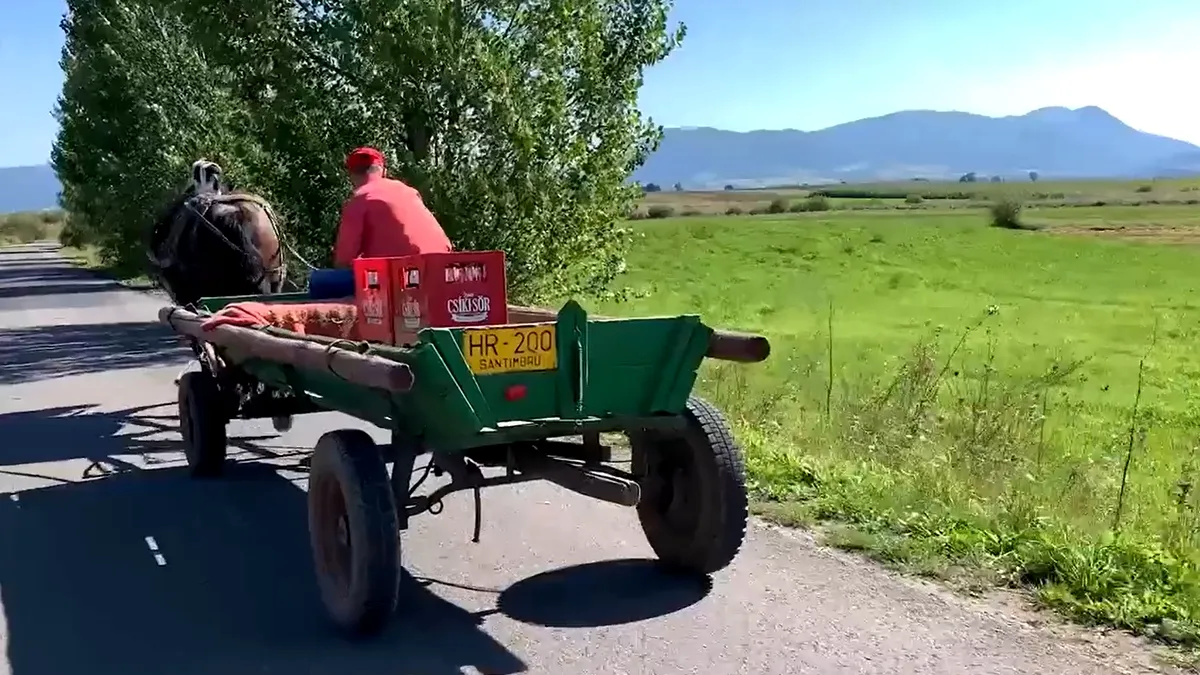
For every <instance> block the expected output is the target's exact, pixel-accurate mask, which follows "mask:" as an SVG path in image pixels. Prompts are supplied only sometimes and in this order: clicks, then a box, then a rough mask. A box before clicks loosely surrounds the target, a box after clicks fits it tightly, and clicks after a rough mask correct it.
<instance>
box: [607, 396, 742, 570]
mask: <svg viewBox="0 0 1200 675" xmlns="http://www.w3.org/2000/svg"><path fill="white" fill-rule="evenodd" d="M683 417H684V419H685V421H686V427H685V428H684V429H682V430H670V431H653V430H651V431H643V432H637V433H632V434H630V444H631V446H632V451H633V457H632V459H633V462H632V463H633V467H634V470H635V472H636V474H637V475H638V477H639V480H640V482H641V487H642V499H641V501H640V502H639V503H638V506H637V512H638V519H639V520H640V521H641V523H642V531H643V532H645V533H646V539H647V541H648V542H649V543H650V547H651V548H652V549H654V553H655V554H656V555H658V557H659V559H660V560H661V561H662V562H663V564H664V565H666V566H667V567H669V568H673V569H676V570H678V571H681V572H688V573H698V574H712V573H713V572H716V571H718V570H721V569H723V568H724V567H726V566H727V565H729V563H730V562H732V561H733V558H734V556H736V555H737V553H738V550H739V549H740V548H741V546H742V541H743V540H744V539H745V537H746V521H747V519H748V517H749V515H748V504H747V501H748V500H747V497H746V465H745V461H744V460H743V458H742V451H741V448H739V447H738V445H737V443H736V442H734V440H733V435H732V434H731V433H730V431H729V424H728V422H726V421H725V416H724V415H722V414H721V412H720V411H719V410H717V408H716V407H714V406H713V405H712V404H710V403H708V402H707V401H705V400H704V399H701V398H698V397H695V396H692V397H689V398H688V403H687V409H686V410H685V411H684V413H683Z"/></svg>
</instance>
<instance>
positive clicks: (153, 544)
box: [146, 537, 167, 567]
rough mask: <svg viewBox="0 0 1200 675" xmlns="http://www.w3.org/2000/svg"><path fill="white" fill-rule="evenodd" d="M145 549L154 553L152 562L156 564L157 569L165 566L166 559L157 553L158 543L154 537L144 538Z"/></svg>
mask: <svg viewBox="0 0 1200 675" xmlns="http://www.w3.org/2000/svg"><path fill="white" fill-rule="evenodd" d="M146 548H149V549H150V550H151V551H152V552H153V553H154V562H156V563H158V566H159V567H164V566H165V565H166V564H167V559H166V558H165V557H163V554H162V553H159V552H158V542H157V541H155V540H154V537H146Z"/></svg>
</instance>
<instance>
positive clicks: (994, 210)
mask: <svg viewBox="0 0 1200 675" xmlns="http://www.w3.org/2000/svg"><path fill="white" fill-rule="evenodd" d="M1021 209H1022V204H1021V202H1020V201H1019V200H1017V199H1014V198H1012V197H1001V198H1000V199H997V200H996V201H995V202H993V203H992V205H991V206H990V207H989V208H988V212H989V213H990V214H991V225H992V227H1003V228H1006V229H1009V230H1024V229H1027V228H1026V226H1025V225H1024V224H1023V223H1022V222H1021Z"/></svg>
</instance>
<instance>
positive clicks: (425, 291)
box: [354, 251, 508, 344]
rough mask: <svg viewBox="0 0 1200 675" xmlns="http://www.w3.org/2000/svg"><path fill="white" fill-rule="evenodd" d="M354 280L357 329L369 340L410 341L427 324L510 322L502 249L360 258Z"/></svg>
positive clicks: (392, 342)
mask: <svg viewBox="0 0 1200 675" xmlns="http://www.w3.org/2000/svg"><path fill="white" fill-rule="evenodd" d="M354 282H355V302H356V304H357V305H358V310H359V316H360V321H359V324H360V325H359V332H360V334H361V335H362V338H363V339H365V340H370V341H372V342H387V343H389V344H409V343H412V342H414V341H415V340H416V333H417V331H419V330H421V329H422V328H426V327H431V326H432V327H456V326H457V327H467V326H493V325H498V324H504V323H508V288H507V283H506V280H505V274H504V253H503V252H502V251H464V252H455V253H425V254H422V255H413V256H404V257H399V258H358V259H356V260H355V261H354Z"/></svg>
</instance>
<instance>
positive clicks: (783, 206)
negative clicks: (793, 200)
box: [767, 197, 790, 213]
mask: <svg viewBox="0 0 1200 675" xmlns="http://www.w3.org/2000/svg"><path fill="white" fill-rule="evenodd" d="M789 205H790V204H789V203H788V200H786V199H784V198H783V197H779V198H777V199H772V200H771V203H770V204H769V205H768V206H767V213H787V210H788V206H789Z"/></svg>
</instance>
